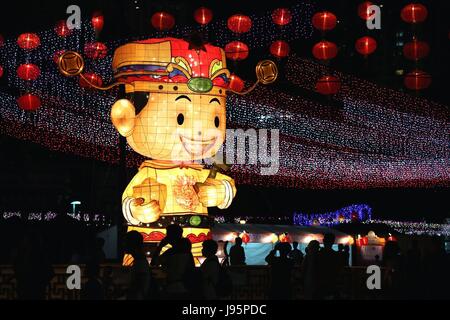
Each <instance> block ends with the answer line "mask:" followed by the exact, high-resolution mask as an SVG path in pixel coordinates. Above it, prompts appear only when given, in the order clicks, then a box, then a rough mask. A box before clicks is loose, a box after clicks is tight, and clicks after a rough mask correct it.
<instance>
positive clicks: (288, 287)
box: [266, 242, 294, 300]
mask: <svg viewBox="0 0 450 320" xmlns="http://www.w3.org/2000/svg"><path fill="white" fill-rule="evenodd" d="M290 251H291V246H290V244H289V243H286V242H279V243H277V244H276V245H275V248H274V250H272V251H270V253H269V254H268V255H267V257H266V262H267V263H268V264H269V265H270V267H271V281H270V289H269V299H272V300H289V299H291V298H292V284H291V283H292V281H291V279H292V278H291V277H292V268H293V266H294V261H293V260H292V259H289V258H288V254H289V252H290ZM277 255H278V256H277Z"/></svg>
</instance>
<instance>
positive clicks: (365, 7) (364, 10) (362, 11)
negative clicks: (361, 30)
mask: <svg viewBox="0 0 450 320" xmlns="http://www.w3.org/2000/svg"><path fill="white" fill-rule="evenodd" d="M372 5H373V3H372V2H370V1H364V2H363V3H361V4H360V5H359V6H358V16H359V17H360V18H361V19H363V20H368V19H369V18H370V17H371V16H372V11H371V10H369V7H370V6H372Z"/></svg>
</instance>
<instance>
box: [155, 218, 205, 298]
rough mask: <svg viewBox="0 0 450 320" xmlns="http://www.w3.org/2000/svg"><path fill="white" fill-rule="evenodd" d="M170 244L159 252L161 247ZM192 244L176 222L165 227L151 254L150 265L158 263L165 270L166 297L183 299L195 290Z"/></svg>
mask: <svg viewBox="0 0 450 320" xmlns="http://www.w3.org/2000/svg"><path fill="white" fill-rule="evenodd" d="M167 245H170V246H171V248H169V249H167V250H166V251H165V252H164V253H163V254H161V251H162V249H163V248H164V247H165V246H167ZM191 248H192V245H191V243H190V241H189V240H188V239H185V238H183V229H182V228H181V227H180V226H179V225H176V224H172V225H169V226H168V227H167V228H166V237H165V238H164V239H162V240H161V242H160V243H159V244H158V247H157V248H156V250H155V251H154V253H153V254H152V265H160V266H161V267H162V268H163V270H164V271H165V272H166V275H167V278H166V287H165V295H166V298H168V299H185V298H187V297H189V293H190V291H191V293H192V292H197V290H195V289H194V288H193V287H194V286H195V284H194V282H195V281H193V279H194V278H195V279H196V278H197V276H196V275H195V262H194V257H193V256H192V252H191Z"/></svg>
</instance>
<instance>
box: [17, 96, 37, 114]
mask: <svg viewBox="0 0 450 320" xmlns="http://www.w3.org/2000/svg"><path fill="white" fill-rule="evenodd" d="M17 104H18V105H19V108H20V109H22V110H25V111H36V110H37V109H39V107H40V106H41V99H40V98H39V97H38V96H36V95H34V94H31V93H26V94H24V95H23V96H20V97H19V98H18V99H17Z"/></svg>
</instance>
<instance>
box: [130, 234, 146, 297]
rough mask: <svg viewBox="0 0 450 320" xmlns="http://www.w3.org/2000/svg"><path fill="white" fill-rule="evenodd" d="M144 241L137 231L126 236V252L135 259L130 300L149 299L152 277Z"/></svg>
mask: <svg viewBox="0 0 450 320" xmlns="http://www.w3.org/2000/svg"><path fill="white" fill-rule="evenodd" d="M143 245H144V241H143V238H142V235H141V234H140V233H139V232H137V231H130V232H128V233H127V234H126V236H125V252H126V253H128V254H130V255H131V256H132V257H133V265H132V266H131V272H130V283H129V286H128V292H127V299H128V300H144V299H148V298H149V292H150V285H151V281H152V279H151V278H152V275H151V270H150V266H149V264H148V261H147V259H146V257H145V254H144V249H143Z"/></svg>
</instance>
